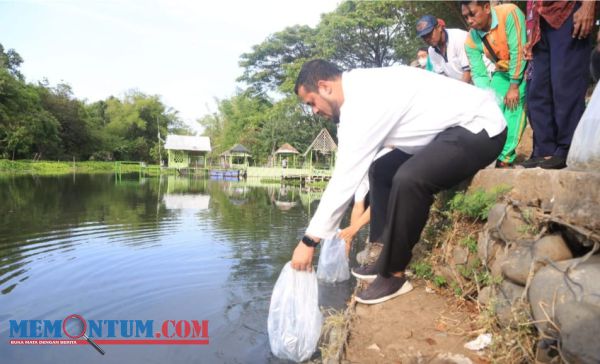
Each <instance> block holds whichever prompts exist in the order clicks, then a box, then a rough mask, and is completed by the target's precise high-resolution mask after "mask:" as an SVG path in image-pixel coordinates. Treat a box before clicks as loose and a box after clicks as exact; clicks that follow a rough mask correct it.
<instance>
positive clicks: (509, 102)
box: [504, 83, 519, 109]
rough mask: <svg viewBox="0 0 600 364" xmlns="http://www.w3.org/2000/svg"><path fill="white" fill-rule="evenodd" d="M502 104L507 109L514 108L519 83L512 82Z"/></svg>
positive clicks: (517, 101) (516, 101)
mask: <svg viewBox="0 0 600 364" xmlns="http://www.w3.org/2000/svg"><path fill="white" fill-rule="evenodd" d="M504 104H505V105H506V107H508V108H509V109H515V108H516V107H517V106H518V105H519V85H517V84H515V83H513V84H511V85H510V87H509V88H508V92H507V93H506V96H504Z"/></svg>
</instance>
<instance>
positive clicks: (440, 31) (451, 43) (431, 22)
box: [417, 15, 471, 83]
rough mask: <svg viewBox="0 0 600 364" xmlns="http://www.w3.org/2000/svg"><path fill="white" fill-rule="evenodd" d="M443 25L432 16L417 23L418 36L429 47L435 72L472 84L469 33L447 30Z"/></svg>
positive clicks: (427, 16)
mask: <svg viewBox="0 0 600 364" xmlns="http://www.w3.org/2000/svg"><path fill="white" fill-rule="evenodd" d="M443 24H444V23H443V22H440V21H439V20H438V19H437V18H435V17H434V16H432V15H424V16H423V17H421V19H419V21H417V36H419V37H421V39H423V41H424V42H425V43H427V44H428V45H429V49H428V52H429V61H430V62H431V65H432V68H433V71H434V72H435V73H439V74H443V75H446V76H448V77H452V78H454V79H457V80H461V81H464V82H467V83H470V82H471V66H470V64H469V59H468V58H467V54H466V52H465V40H466V39H467V35H468V33H467V32H465V31H464V30H462V29H446V27H445V26H444V25H443Z"/></svg>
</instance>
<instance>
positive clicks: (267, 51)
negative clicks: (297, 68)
mask: <svg viewBox="0 0 600 364" xmlns="http://www.w3.org/2000/svg"><path fill="white" fill-rule="evenodd" d="M315 32H316V31H315V29H312V28H310V27H309V26H305V25H304V26H300V25H296V26H293V27H288V28H285V29H284V30H282V31H280V32H277V33H275V34H272V35H270V36H269V37H268V38H267V39H266V40H265V41H264V42H262V43H261V44H258V45H255V46H254V47H252V52H250V53H244V54H242V55H241V56H240V62H239V63H240V67H242V68H244V73H243V74H242V76H240V77H239V78H238V81H243V82H245V83H247V84H248V85H249V86H251V90H254V91H257V93H263V94H264V93H266V92H267V91H275V90H277V88H278V87H279V86H280V85H281V84H282V83H283V82H284V81H285V79H286V77H287V76H288V75H287V74H286V73H285V70H284V69H283V68H282V66H283V65H286V64H290V63H294V62H297V61H298V60H301V59H310V58H313V57H316V56H318V55H319V53H318V51H317V47H316V44H315V39H314V37H315V34H316V33H315Z"/></svg>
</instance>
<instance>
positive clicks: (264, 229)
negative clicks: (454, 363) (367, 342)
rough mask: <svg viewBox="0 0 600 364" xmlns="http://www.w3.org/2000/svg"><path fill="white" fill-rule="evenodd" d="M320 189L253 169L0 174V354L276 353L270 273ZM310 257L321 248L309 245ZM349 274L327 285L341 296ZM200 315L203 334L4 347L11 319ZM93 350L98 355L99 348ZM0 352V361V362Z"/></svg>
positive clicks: (10, 358)
mask: <svg viewBox="0 0 600 364" xmlns="http://www.w3.org/2000/svg"><path fill="white" fill-rule="evenodd" d="M319 198H320V192H318V191H309V190H300V189H297V188H282V187H281V186H279V185H269V186H264V185H262V184H261V183H260V181H252V180H249V181H246V182H232V181H218V182H217V181H207V180H204V179H190V178H176V177H173V176H168V177H167V176H163V178H160V179H159V178H153V179H152V178H151V179H140V178H139V177H138V176H137V175H135V176H131V177H127V176H123V178H122V179H120V180H117V181H115V180H114V178H113V177H112V176H110V175H77V176H76V177H73V176H67V177H31V176H24V177H0V201H2V208H3V211H5V213H3V214H2V215H0V338H2V340H0V357H2V358H3V359H5V360H6V362H37V363H55V362H75V361H86V362H92V363H94V362H98V363H100V362H102V363H107V361H108V362H114V363H122V362H140V361H144V362H156V363H159V362H160V363H163V362H166V361H169V362H174V363H187V362H241V363H243V362H277V360H276V359H275V358H273V357H271V355H270V351H269V347H268V338H267V328H266V322H267V314H268V306H269V300H270V296H271V291H272V288H273V285H274V283H275V281H276V279H277V277H278V275H279V272H280V270H281V268H282V267H283V265H284V264H285V263H286V262H287V261H288V260H289V259H290V256H291V252H292V250H293V248H294V246H295V245H296V244H297V241H298V239H299V237H300V235H301V234H302V233H303V232H304V229H305V228H306V225H307V224H308V221H309V217H310V215H311V213H312V212H314V209H315V207H316V204H317V203H318V199H319ZM315 259H317V257H315ZM350 287H351V284H350V283H348V284H347V285H346V286H344V285H340V286H336V287H329V288H327V289H326V290H325V289H322V297H321V298H322V300H321V303H322V304H326V305H329V306H336V307H343V304H344V301H345V299H346V298H347V297H348V294H349V290H350ZM72 313H79V314H82V315H83V316H84V317H89V318H90V319H153V320H155V322H160V321H161V320H166V319H207V320H209V322H210V337H211V343H210V345H209V346H208V347H203V348H197V347H196V348H193V347H183V346H173V347H170V346H143V347H128V346H111V347H109V348H107V356H105V357H102V358H100V356H99V355H97V354H96V353H93V351H88V350H79V349H87V348H70V347H37V348H35V350H28V349H31V348H27V347H18V346H9V345H8V344H7V339H8V332H7V330H8V322H9V320H23V319H36V318H37V319H51V320H55V319H62V318H64V317H66V316H67V315H68V314H72ZM96 356H98V358H97V357H96ZM5 360H3V362H4V361H5Z"/></svg>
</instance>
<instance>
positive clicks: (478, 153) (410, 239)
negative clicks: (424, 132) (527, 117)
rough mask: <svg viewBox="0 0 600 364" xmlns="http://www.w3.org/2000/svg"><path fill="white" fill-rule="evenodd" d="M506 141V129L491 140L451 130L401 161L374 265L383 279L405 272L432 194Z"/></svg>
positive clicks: (481, 163)
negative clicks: (375, 264) (379, 250)
mask: <svg viewBox="0 0 600 364" xmlns="http://www.w3.org/2000/svg"><path fill="white" fill-rule="evenodd" d="M505 141H506V130H504V131H503V132H502V133H501V134H500V135H497V136H495V137H493V138H490V137H489V136H488V134H487V132H486V131H485V130H483V131H481V132H480V133H478V134H473V133H471V132H470V131H468V130H466V129H464V128H462V127H453V128H449V129H447V130H445V131H443V132H442V133H440V134H439V135H438V136H437V137H436V138H435V139H434V140H433V141H432V142H431V143H429V144H428V145H427V146H426V147H424V148H423V149H422V150H421V151H419V152H418V153H417V154H415V155H413V156H412V157H410V158H407V159H406V160H405V161H404V162H403V163H400V166H399V167H398V168H397V170H396V172H395V173H394V177H393V178H392V184H391V190H390V193H389V199H388V206H387V212H386V216H385V226H384V229H383V235H382V239H381V242H382V243H383V251H382V252H381V255H380V256H379V259H378V261H377V268H378V271H379V273H380V274H382V275H384V276H388V275H389V274H390V273H394V272H400V271H404V270H405V269H406V267H407V266H408V263H409V262H410V259H411V258H412V249H413V247H414V245H415V244H416V243H417V242H418V241H419V238H420V236H421V232H422V231H423V228H424V227H425V223H426V222H427V218H428V216H429V208H430V207H431V204H432V203H433V197H434V195H435V194H436V193H438V192H439V191H441V190H444V189H448V188H450V187H452V186H454V185H456V184H458V183H460V182H461V181H463V180H464V179H466V178H468V177H471V176H472V175H474V174H475V173H476V172H477V171H478V170H480V169H481V168H484V167H486V166H487V165H489V164H490V163H492V162H493V161H494V160H495V159H496V158H497V157H498V155H499V154H500V152H501V151H502V147H503V146H504V142H505ZM400 158H403V157H402V156H401V157H400ZM372 190H373V188H372ZM373 202H374V201H371V203H373ZM371 211H373V210H371Z"/></svg>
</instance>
